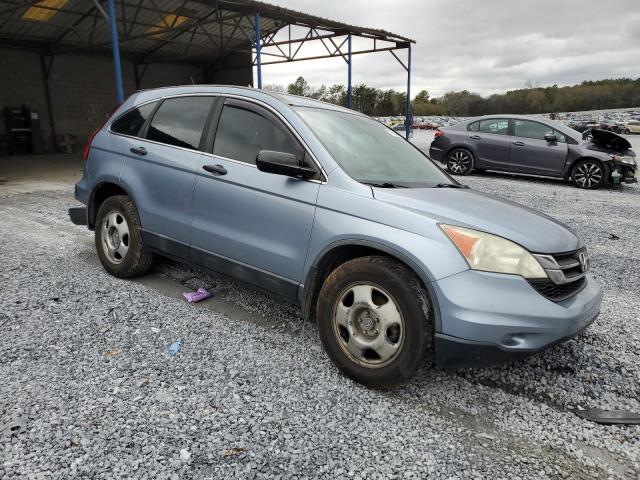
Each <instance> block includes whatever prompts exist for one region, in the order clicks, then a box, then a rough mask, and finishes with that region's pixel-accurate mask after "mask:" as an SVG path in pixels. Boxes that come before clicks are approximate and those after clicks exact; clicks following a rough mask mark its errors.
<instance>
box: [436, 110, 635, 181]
mask: <svg viewBox="0 0 640 480" xmlns="http://www.w3.org/2000/svg"><path fill="white" fill-rule="evenodd" d="M429 156H430V157H431V158H432V159H434V160H438V161H440V162H442V163H444V164H446V166H447V169H448V170H449V172H451V173H453V174H456V175H468V174H469V173H471V172H472V171H473V170H474V169H475V170H496V171H502V172H515V173H524V174H531V175H543V176H548V177H557V178H563V179H565V180H571V181H572V182H573V184H574V185H575V186H577V187H580V188H598V187H601V186H602V185H605V184H606V183H609V182H613V183H619V182H620V181H624V182H626V183H633V182H636V181H637V180H636V178H635V175H636V168H637V164H636V154H635V153H634V152H633V150H631V144H630V143H629V141H628V140H626V139H625V138H624V137H621V136H620V135H616V134H615V133H613V132H609V131H605V130H597V129H591V130H588V131H586V132H584V133H583V134H581V133H580V132H578V131H576V130H573V129H571V128H569V127H567V126H565V125H562V124H560V123H557V122H554V121H550V120H544V121H543V120H542V119H539V118H533V117H525V116H515V115H509V116H505V115H500V116H487V117H481V118H473V119H470V120H466V121H464V122H461V123H459V124H457V125H454V126H451V127H444V128H442V129H439V130H438V131H436V136H435V139H434V140H433V142H432V143H431V148H430V149H429Z"/></svg>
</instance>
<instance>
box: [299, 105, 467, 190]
mask: <svg viewBox="0 0 640 480" xmlns="http://www.w3.org/2000/svg"><path fill="white" fill-rule="evenodd" d="M296 111H297V112H298V114H299V115H300V116H301V117H302V119H303V120H304V121H305V122H306V123H307V125H308V126H309V127H310V128H311V130H313V132H314V133H315V134H316V136H317V137H318V139H319V140H320V141H321V142H322V144H323V145H324V146H325V147H326V149H327V150H328V151H329V153H331V155H332V156H333V158H334V159H335V161H336V162H338V164H339V165H340V167H342V169H343V170H344V171H345V172H347V174H348V175H350V176H351V177H352V178H354V179H355V180H357V181H359V182H361V183H366V184H369V185H374V186H380V187H385V188H394V187H405V188H414V187H436V186H443V185H457V184H456V183H455V182H453V181H452V180H451V179H450V178H449V176H448V175H446V174H445V173H444V172H443V171H442V170H440V168H438V167H437V166H436V165H435V164H433V163H432V162H431V161H430V160H429V159H428V158H427V157H425V155H424V154H422V153H421V152H420V151H419V150H418V149H417V148H415V147H414V146H413V145H411V144H410V143H409V142H407V141H405V140H404V138H402V137H401V136H400V135H398V134H397V133H395V132H394V131H393V130H391V129H389V128H387V127H385V126H384V125H383V124H382V123H380V122H378V121H377V120H374V119H372V118H369V117H366V116H363V115H358V114H353V113H347V112H339V111H336V110H329V109H324V108H314V107H296Z"/></svg>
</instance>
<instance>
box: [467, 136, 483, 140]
mask: <svg viewBox="0 0 640 480" xmlns="http://www.w3.org/2000/svg"><path fill="white" fill-rule="evenodd" d="M469 138H473V139H474V140H480V139H481V138H482V137H481V136H480V135H471V136H470V137H469Z"/></svg>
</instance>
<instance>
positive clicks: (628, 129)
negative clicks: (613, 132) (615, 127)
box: [622, 120, 640, 135]
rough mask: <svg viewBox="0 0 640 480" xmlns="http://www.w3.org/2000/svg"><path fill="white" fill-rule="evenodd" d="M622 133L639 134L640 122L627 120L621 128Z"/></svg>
mask: <svg viewBox="0 0 640 480" xmlns="http://www.w3.org/2000/svg"><path fill="white" fill-rule="evenodd" d="M622 133H625V134H627V135H628V134H630V133H640V120H629V121H628V122H627V123H626V124H625V125H624V126H623V127H622Z"/></svg>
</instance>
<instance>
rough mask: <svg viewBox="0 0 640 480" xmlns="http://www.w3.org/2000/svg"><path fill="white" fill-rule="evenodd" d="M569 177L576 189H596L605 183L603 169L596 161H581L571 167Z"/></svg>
mask: <svg viewBox="0 0 640 480" xmlns="http://www.w3.org/2000/svg"><path fill="white" fill-rule="evenodd" d="M571 177H572V179H573V184H574V185H575V186H576V187H578V188H586V189H593V188H598V187H600V186H602V185H603V184H604V181H605V174H604V167H603V166H602V164H601V163H600V162H598V161H597V160H581V161H579V162H578V163H577V164H576V166H575V167H573V173H572V175H571Z"/></svg>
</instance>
